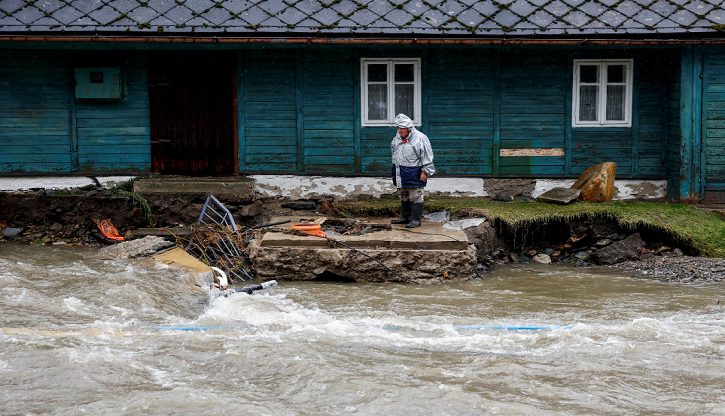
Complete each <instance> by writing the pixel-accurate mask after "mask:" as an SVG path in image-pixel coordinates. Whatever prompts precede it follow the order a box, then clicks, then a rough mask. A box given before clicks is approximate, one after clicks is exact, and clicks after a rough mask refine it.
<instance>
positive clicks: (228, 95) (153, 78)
mask: <svg viewBox="0 0 725 416" xmlns="http://www.w3.org/2000/svg"><path fill="white" fill-rule="evenodd" d="M148 72H149V92H150V101H151V158H152V166H153V170H154V171H155V172H160V173H163V174H182V175H194V176H199V175H231V174H233V173H234V171H235V162H236V160H237V156H236V152H235V148H236V146H235V143H236V134H235V132H236V129H235V123H236V102H235V98H236V94H235V91H234V88H235V77H234V74H235V71H234V55H233V54H232V53H229V52H215V51H214V52H213V51H179V52H177V51H173V52H172V51H157V52H152V53H150V54H149V66H148Z"/></svg>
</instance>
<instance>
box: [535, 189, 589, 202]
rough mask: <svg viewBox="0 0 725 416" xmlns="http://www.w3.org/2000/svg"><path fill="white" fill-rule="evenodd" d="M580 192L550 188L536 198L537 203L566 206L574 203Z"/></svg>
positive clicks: (577, 190)
mask: <svg viewBox="0 0 725 416" xmlns="http://www.w3.org/2000/svg"><path fill="white" fill-rule="evenodd" d="M580 193H581V191H580V190H579V189H567V188H552V189H549V190H548V191H546V192H544V193H543V194H541V195H539V197H538V198H536V200H537V201H539V202H546V203H549V204H559V205H566V204H570V203H572V202H574V201H576V199H577V198H579V194H580Z"/></svg>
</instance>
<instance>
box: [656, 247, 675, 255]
mask: <svg viewBox="0 0 725 416" xmlns="http://www.w3.org/2000/svg"><path fill="white" fill-rule="evenodd" d="M670 250H672V248H670V247H667V246H661V247H660V248H658V249H657V250H655V253H654V254H660V253H662V252H663V251H670Z"/></svg>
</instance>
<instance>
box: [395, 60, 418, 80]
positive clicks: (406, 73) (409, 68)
mask: <svg viewBox="0 0 725 416" xmlns="http://www.w3.org/2000/svg"><path fill="white" fill-rule="evenodd" d="M413 81H414V79H413V64H398V65H395V82H413Z"/></svg>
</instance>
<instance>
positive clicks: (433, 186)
mask: <svg viewBox="0 0 725 416" xmlns="http://www.w3.org/2000/svg"><path fill="white" fill-rule="evenodd" d="M252 178H253V179H254V180H255V181H256V185H255V191H256V192H257V193H258V194H260V195H262V196H266V197H276V196H281V197H285V198H300V199H305V198H309V197H313V196H322V195H325V196H334V197H339V198H346V197H355V196H358V195H370V196H373V197H375V198H379V197H380V195H383V194H390V193H393V192H395V190H396V189H395V186H393V182H392V179H390V178H370V177H345V178H341V177H332V176H294V175H286V176H281V175H254V176H252ZM426 193H428V194H441V195H452V196H467V197H479V196H487V195H488V194H486V192H485V191H484V190H483V179H480V178H435V177H433V178H430V179H428V186H427V187H426Z"/></svg>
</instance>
